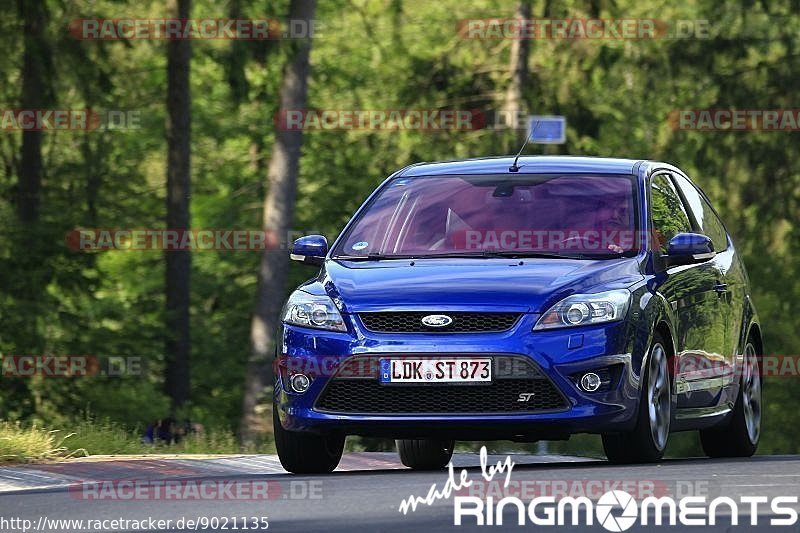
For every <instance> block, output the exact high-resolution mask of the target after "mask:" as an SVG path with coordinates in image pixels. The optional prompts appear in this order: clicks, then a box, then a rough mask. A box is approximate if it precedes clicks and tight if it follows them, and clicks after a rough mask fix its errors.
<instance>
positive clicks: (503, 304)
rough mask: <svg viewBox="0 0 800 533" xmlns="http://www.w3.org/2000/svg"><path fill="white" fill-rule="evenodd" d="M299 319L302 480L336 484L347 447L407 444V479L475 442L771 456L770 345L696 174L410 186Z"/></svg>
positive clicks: (321, 283)
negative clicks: (363, 439)
mask: <svg viewBox="0 0 800 533" xmlns="http://www.w3.org/2000/svg"><path fill="white" fill-rule="evenodd" d="M291 257H292V259H294V260H296V261H300V262H302V263H305V264H308V265H313V266H315V267H318V268H319V269H320V270H319V273H318V275H317V276H315V277H314V278H313V279H311V280H309V281H307V282H306V283H304V284H303V285H301V286H300V287H299V288H298V289H297V290H296V291H294V293H292V295H291V296H290V298H289V299H288V301H287V302H286V305H285V307H284V309H283V315H282V324H281V329H280V331H279V336H278V339H279V342H278V346H277V353H276V365H275V388H274V402H275V405H274V409H273V417H274V426H275V439H276V445H277V449H278V454H279V457H280V460H281V463H282V464H283V466H284V467H285V468H286V469H287V470H289V471H291V472H298V473H300V472H326V471H331V470H333V469H334V468H335V467H336V465H337V464H338V462H339V460H340V458H341V455H342V449H343V446H344V439H345V436H347V435H365V436H380V437H388V438H393V439H397V446H398V451H399V453H400V458H401V460H402V462H403V464H405V465H406V466H409V467H411V468H416V469H436V468H442V467H444V466H446V465H447V463H448V462H449V460H450V457H451V455H452V451H453V445H454V441H456V440H493V439H506V440H513V441H520V442H533V441H537V440H563V439H568V438H569V436H570V435H571V434H575V433H595V434H600V435H602V441H603V447H604V449H605V452H606V455H607V456H608V459H609V460H610V461H612V462H615V463H628V462H631V463H632V462H649V461H657V460H659V459H660V458H661V457H662V456H663V454H664V450H665V448H666V446H667V440H668V437H669V434H670V433H671V432H675V431H687V430H699V431H700V436H701V441H702V445H703V449H704V450H705V452H706V453H707V454H708V455H709V456H711V457H724V456H750V455H752V454H753V453H754V452H755V450H756V447H757V445H758V440H759V433H760V423H761V406H762V396H761V371H760V365H759V357H760V355H759V354H761V353H763V346H762V342H761V328H760V325H759V322H758V319H757V315H756V311H755V308H754V306H753V302H752V301H751V295H750V288H749V283H748V278H747V274H746V272H745V268H744V265H743V263H742V260H741V258H740V256H739V255H738V254H737V252H736V248H735V245H734V243H733V241H732V239H731V237H730V235H729V234H728V232H727V230H726V228H725V225H724V224H723V223H722V221H721V220H720V218H719V217H718V215H717V213H716V212H715V210H714V209H713V207H712V206H711V204H710V202H709V199H708V197H707V196H706V195H705V194H704V193H703V192H702V191H701V190H700V189H699V188H698V187H697V186H695V185H694V184H693V183H692V181H691V180H690V179H689V178H688V177H687V176H686V174H685V173H683V172H682V171H681V170H679V169H678V168H676V167H674V166H671V165H668V164H665V163H659V162H653V161H635V160H626V159H601V158H588V157H523V158H521V159H519V162H518V163H517V162H516V161H513V160H512V158H505V157H501V158H486V159H474V160H465V161H452V162H441V163H424V164H416V165H412V166H409V167H406V168H404V169H402V170H400V171H398V172H396V173H394V174H393V175H392V176H390V177H389V178H388V179H387V180H386V181H385V182H384V183H383V184H382V185H381V186H380V187H378V189H377V190H376V191H375V192H374V193H373V194H372V195H371V196H370V197H369V198H368V199H367V201H366V202H365V203H364V205H363V206H362V207H361V208H360V209H359V210H358V211H357V213H356V214H355V215H354V216H353V218H352V220H351V221H350V222H349V223H348V224H347V226H346V227H345V229H344V230H343V231H342V233H341V235H340V236H339V237H338V239H336V242H334V243H333V245H332V246H331V247H330V249H329V247H328V243H327V241H326V240H325V238H324V237H322V236H318V235H312V236H307V237H303V238H301V239H298V240H297V241H296V242H295V244H294V247H293V250H292V256H291Z"/></svg>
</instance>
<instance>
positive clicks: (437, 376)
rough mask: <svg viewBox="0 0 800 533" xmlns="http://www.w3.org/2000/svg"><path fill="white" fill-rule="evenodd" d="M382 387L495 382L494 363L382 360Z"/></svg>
mask: <svg viewBox="0 0 800 533" xmlns="http://www.w3.org/2000/svg"><path fill="white" fill-rule="evenodd" d="M380 381H381V383H481V382H487V381H488V382H491V381H492V360H491V359H466V358H463V359H459V358H445V359H381V373H380Z"/></svg>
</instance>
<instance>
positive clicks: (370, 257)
mask: <svg viewBox="0 0 800 533" xmlns="http://www.w3.org/2000/svg"><path fill="white" fill-rule="evenodd" d="M498 257H500V258H509V259H523V258H533V259H539V258H543V259H597V258H596V257H591V256H589V255H586V254H571V255H564V254H556V253H553V252H528V251H519V252H517V251H513V250H480V251H475V252H447V253H441V254H415V255H387V254H382V253H379V252H371V253H369V254H367V255H335V256H333V257H332V258H331V259H340V260H343V261H382V260H385V259H437V258H438V259H469V258H485V259H494V258H498Z"/></svg>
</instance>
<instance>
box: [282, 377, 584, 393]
mask: <svg viewBox="0 0 800 533" xmlns="http://www.w3.org/2000/svg"><path fill="white" fill-rule="evenodd" d="M598 379H599V378H598ZM289 386H290V387H291V388H292V390H293V391H294V392H299V393H303V392H305V391H307V390H308V387H309V386H311V379H310V378H309V377H308V376H306V375H305V374H292V377H290V378H289Z"/></svg>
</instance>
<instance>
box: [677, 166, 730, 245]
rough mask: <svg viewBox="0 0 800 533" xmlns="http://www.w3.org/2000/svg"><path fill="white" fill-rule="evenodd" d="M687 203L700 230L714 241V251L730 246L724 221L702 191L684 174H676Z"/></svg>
mask: <svg viewBox="0 0 800 533" xmlns="http://www.w3.org/2000/svg"><path fill="white" fill-rule="evenodd" d="M675 181H676V182H677V183H678V187H680V189H681V192H682V193H683V197H684V198H686V203H688V204H689V208H690V209H691V210H692V213H694V219H695V220H696V221H697V223H698V224H699V225H700V231H702V232H703V234H704V235H707V236H708V237H709V238H710V239H711V242H713V243H714V251H716V252H722V251H723V250H725V249H726V248H728V236H727V233H726V231H725V226H723V225H722V221H721V220H720V219H719V217H718V216H717V214H716V213H715V212H714V210H713V209H712V208H711V206H710V205H709V203H708V201H707V200H706V199H705V198H704V197H703V195H702V194H700V191H698V190H697V188H696V187H695V186H694V185H692V183H691V182H690V181H689V180H687V179H686V178H684V177H683V176H675Z"/></svg>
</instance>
